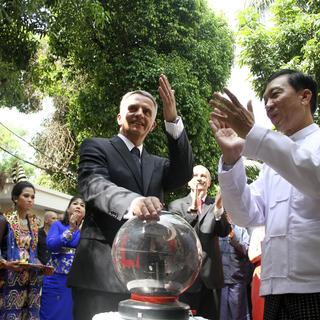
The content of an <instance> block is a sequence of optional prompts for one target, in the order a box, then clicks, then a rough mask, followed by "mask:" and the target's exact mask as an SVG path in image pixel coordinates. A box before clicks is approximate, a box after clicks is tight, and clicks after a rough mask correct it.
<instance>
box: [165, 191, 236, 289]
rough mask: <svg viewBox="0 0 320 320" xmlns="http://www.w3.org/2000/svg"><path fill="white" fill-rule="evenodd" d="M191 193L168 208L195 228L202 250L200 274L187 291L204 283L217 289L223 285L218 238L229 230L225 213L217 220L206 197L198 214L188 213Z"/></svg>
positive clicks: (212, 202)
mask: <svg viewBox="0 0 320 320" xmlns="http://www.w3.org/2000/svg"><path fill="white" fill-rule="evenodd" d="M191 203H192V199H191V195H190V194H189V195H188V196H186V197H184V198H181V199H177V200H175V201H173V202H171V203H170V204H169V206H168V210H169V211H171V212H174V213H177V214H179V215H181V216H182V217H184V218H185V219H186V220H187V221H188V222H189V223H190V224H191V225H192V226H193V227H194V229H195V231H196V233H197V235H198V237H199V239H200V242H201V245H202V251H203V261H202V267H201V271H200V274H199V276H198V278H197V279H196V281H195V282H194V284H193V285H192V287H191V288H190V289H189V290H188V291H187V292H196V291H198V290H200V289H201V286H202V284H204V285H205V286H206V287H207V288H209V289H218V288H222V287H223V286H224V282H223V269H222V260H221V253H220V247H219V238H218V237H225V236H227V235H228V234H229V233H230V231H231V226H230V224H229V223H228V221H227V219H226V216H225V214H223V215H222V217H221V219H220V220H219V221H216V220H215V218H214V215H213V208H214V199H212V198H210V197H208V196H207V197H206V200H205V203H204V204H203V207H202V211H201V214H200V215H199V216H197V215H194V214H190V213H188V212H187V211H188V208H189V207H190V206H191Z"/></svg>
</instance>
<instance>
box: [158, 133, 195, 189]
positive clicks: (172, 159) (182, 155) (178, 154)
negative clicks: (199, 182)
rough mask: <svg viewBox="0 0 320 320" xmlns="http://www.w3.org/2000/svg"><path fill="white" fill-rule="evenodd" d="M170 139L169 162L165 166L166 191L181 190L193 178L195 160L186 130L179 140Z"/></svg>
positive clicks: (169, 137)
mask: <svg viewBox="0 0 320 320" xmlns="http://www.w3.org/2000/svg"><path fill="white" fill-rule="evenodd" d="M167 137H168V148H169V161H167V162H166V164H165V175H164V189H165V191H173V190H175V189H178V188H181V187H182V186H184V185H185V184H186V183H188V181H189V180H190V179H191V178H192V174H193V165H194V158H193V154H192V149H191V145H190V143H189V140H188V137H187V133H186V131H185V130H183V131H182V134H181V135H180V137H179V138H178V139H176V140H175V139H173V138H172V137H171V136H170V135H168V134H167Z"/></svg>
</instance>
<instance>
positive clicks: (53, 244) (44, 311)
mask: <svg viewBox="0 0 320 320" xmlns="http://www.w3.org/2000/svg"><path fill="white" fill-rule="evenodd" d="M84 215H85V203H84V201H83V199H82V198H81V197H79V196H75V197H73V198H72V199H71V200H70V202H69V205H68V208H67V210H66V213H65V216H64V219H63V220H62V221H56V222H54V223H53V224H52V225H51V227H50V230H49V232H48V235H47V246H48V249H49V250H50V251H51V260H50V262H49V263H50V264H51V265H52V266H53V267H54V274H53V275H52V276H45V277H44V279H43V287H42V297H41V310H40V319H41V320H57V319H59V320H72V319H73V316H72V308H73V302H72V294H71V289H70V288H68V287H67V286H66V282H67V276H68V273H69V271H70V268H71V265H72V262H73V258H74V254H75V249H76V247H77V245H78V243H79V240H80V228H81V224H82V220H83V218H84Z"/></svg>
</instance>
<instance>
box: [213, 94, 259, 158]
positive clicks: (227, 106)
mask: <svg viewBox="0 0 320 320" xmlns="http://www.w3.org/2000/svg"><path fill="white" fill-rule="evenodd" d="M224 91H225V93H226V94H227V95H228V97H229V98H230V100H229V99H226V98H224V97H223V96H222V95H220V94H219V93H215V94H214V95H213V99H212V100H210V105H211V106H212V107H213V112H212V113H211V119H210V126H211V129H212V132H213V134H214V137H215V139H216V141H217V143H218V144H219V146H220V148H221V150H222V153H223V159H224V163H226V164H234V163H235V162H236V161H237V160H238V159H239V158H240V156H241V152H242V150H243V146H244V138H245V137H246V135H247V134H248V132H249V131H250V130H251V128H252V126H253V124H254V116H253V112H252V104H251V101H249V102H248V104H247V108H248V110H247V109H245V108H244V107H243V106H242V105H241V104H240V102H239V101H238V99H237V98H236V97H235V96H234V95H233V94H232V93H231V92H230V91H229V90H228V89H224Z"/></svg>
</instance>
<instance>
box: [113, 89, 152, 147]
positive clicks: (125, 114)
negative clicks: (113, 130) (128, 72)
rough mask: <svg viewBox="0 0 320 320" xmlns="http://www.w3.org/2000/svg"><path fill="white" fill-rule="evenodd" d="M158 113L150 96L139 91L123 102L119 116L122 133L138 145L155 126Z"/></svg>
mask: <svg viewBox="0 0 320 320" xmlns="http://www.w3.org/2000/svg"><path fill="white" fill-rule="evenodd" d="M156 113H157V111H156V107H155V105H154V103H153V101H152V100H151V99H150V98H148V97H146V96H144V95H142V94H139V93H135V94H132V95H130V96H128V97H127V98H126V99H125V101H123V102H122V103H121V107H120V113H119V114H118V116H117V121H118V124H119V126H120V133H122V134H123V135H124V136H125V137H127V138H128V139H129V140H130V141H131V142H132V143H134V144H135V145H136V146H138V145H140V144H142V143H143V141H144V139H145V138H146V136H147V135H148V133H149V132H150V131H152V130H153V129H154V128H155V118H156Z"/></svg>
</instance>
